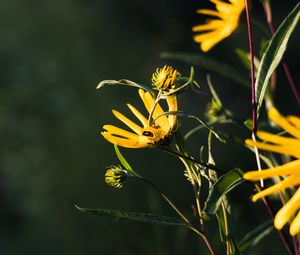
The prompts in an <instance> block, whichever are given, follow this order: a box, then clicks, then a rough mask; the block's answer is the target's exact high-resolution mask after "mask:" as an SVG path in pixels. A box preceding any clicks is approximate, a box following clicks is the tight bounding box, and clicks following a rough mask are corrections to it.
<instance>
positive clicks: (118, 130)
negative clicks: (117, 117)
mask: <svg viewBox="0 0 300 255" xmlns="http://www.w3.org/2000/svg"><path fill="white" fill-rule="evenodd" d="M103 129H104V130H106V131H107V132H108V133H110V134H111V135H117V136H120V137H125V138H129V139H132V140H136V141H137V140H138V138H139V136H138V135H137V134H134V133H131V132H129V131H127V130H125V129H122V128H118V127H115V126H113V125H104V126H103Z"/></svg>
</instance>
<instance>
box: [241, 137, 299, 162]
mask: <svg viewBox="0 0 300 255" xmlns="http://www.w3.org/2000/svg"><path fill="white" fill-rule="evenodd" d="M245 143H246V144H247V145H249V146H251V147H257V148H259V149H262V150H266V151H271V152H277V153H280V154H285V155H290V156H293V157H296V158H300V150H299V149H297V148H296V149H295V148H293V147H290V146H288V145H284V146H282V145H273V144H266V143H260V142H253V141H252V140H251V139H247V140H246V141H245Z"/></svg>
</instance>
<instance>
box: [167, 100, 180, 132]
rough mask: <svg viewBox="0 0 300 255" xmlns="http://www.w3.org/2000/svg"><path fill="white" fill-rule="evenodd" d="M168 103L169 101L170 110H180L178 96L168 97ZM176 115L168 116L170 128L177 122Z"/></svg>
mask: <svg viewBox="0 0 300 255" xmlns="http://www.w3.org/2000/svg"><path fill="white" fill-rule="evenodd" d="M167 103H168V107H169V112H177V110H178V106H177V97H176V96H174V97H170V98H167ZM176 118H177V116H176V115H171V114H170V115H169V116H168V120H169V126H170V128H173V127H174V125H175V123H176Z"/></svg>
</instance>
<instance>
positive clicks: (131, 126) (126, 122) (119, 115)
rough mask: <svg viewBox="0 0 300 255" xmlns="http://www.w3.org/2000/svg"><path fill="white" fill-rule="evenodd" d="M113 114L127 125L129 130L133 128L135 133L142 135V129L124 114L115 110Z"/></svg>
mask: <svg viewBox="0 0 300 255" xmlns="http://www.w3.org/2000/svg"><path fill="white" fill-rule="evenodd" d="M112 112H113V114H114V115H115V116H116V118H117V119H119V120H120V121H122V122H123V123H124V124H125V125H127V126H128V127H129V128H131V129H132V130H133V131H134V132H135V133H137V134H139V135H141V134H142V128H141V127H140V126H138V125H137V124H135V123H134V122H133V121H131V120H130V119H128V118H127V117H125V116H124V115H123V114H122V113H120V112H118V111H116V110H113V111H112Z"/></svg>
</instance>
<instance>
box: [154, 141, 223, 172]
mask: <svg viewBox="0 0 300 255" xmlns="http://www.w3.org/2000/svg"><path fill="white" fill-rule="evenodd" d="M159 149H161V150H163V151H164V152H167V153H169V154H171V155H173V156H176V157H179V158H183V159H186V160H188V161H190V162H193V163H195V164H197V165H199V166H202V167H207V168H208V169H212V170H215V171H217V172H221V173H223V174H224V173H225V172H224V170H221V169H219V168H217V167H216V166H215V165H212V164H208V163H204V162H203V161H201V160H198V159H194V158H191V157H189V156H186V155H184V154H182V153H179V152H177V151H175V150H173V149H171V148H169V147H166V146H160V147H159Z"/></svg>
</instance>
